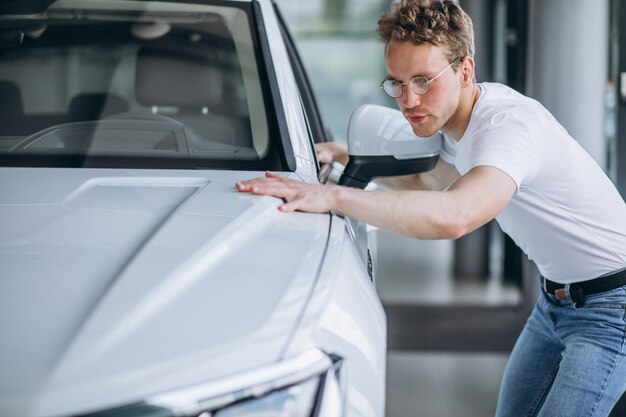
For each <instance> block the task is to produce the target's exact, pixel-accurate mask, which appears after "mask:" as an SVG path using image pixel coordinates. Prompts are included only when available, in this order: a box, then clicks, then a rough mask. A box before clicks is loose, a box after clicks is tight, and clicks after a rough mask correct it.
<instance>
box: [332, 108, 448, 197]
mask: <svg viewBox="0 0 626 417" xmlns="http://www.w3.org/2000/svg"><path fill="white" fill-rule="evenodd" d="M441 142H442V135H441V133H436V134H435V135H433V136H430V137H428V138H421V137H418V136H416V135H415V133H413V130H412V129H411V125H410V124H409V122H408V121H407V120H406V119H405V118H404V116H403V115H402V112H401V111H400V110H395V109H391V108H389V107H384V106H378V105H374V104H364V105H362V106H360V107H358V108H357V109H356V110H355V111H354V112H353V113H352V116H351V117H350V123H349V125H348V154H349V157H350V159H349V161H348V164H347V165H346V167H345V169H344V171H343V174H342V175H341V178H340V179H339V185H345V186H349V187H354V188H365V187H367V184H369V183H370V182H371V181H372V180H373V179H374V178H379V177H394V176H400V175H410V174H418V173H420V172H425V171H430V170H431V169H433V168H434V167H435V165H436V164H437V160H438V159H439V153H440V151H441Z"/></svg>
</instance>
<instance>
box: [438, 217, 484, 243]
mask: <svg viewBox="0 0 626 417" xmlns="http://www.w3.org/2000/svg"><path fill="white" fill-rule="evenodd" d="M475 228H476V227H475V226H474V225H473V222H472V219H471V218H470V216H468V215H467V213H462V212H456V213H451V214H450V215H448V216H446V218H445V219H442V222H441V224H440V227H439V229H440V233H441V239H452V240H454V239H459V238H460V237H463V236H465V235H466V234H468V233H470V232H471V231H472V230H474V229H475Z"/></svg>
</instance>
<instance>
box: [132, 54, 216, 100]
mask: <svg viewBox="0 0 626 417" xmlns="http://www.w3.org/2000/svg"><path fill="white" fill-rule="evenodd" d="M135 94H136V97H137V101H138V102H139V103H141V104H143V105H146V106H177V107H182V108H189V107H194V108H198V107H205V106H207V107H211V106H214V105H216V104H217V103H219V102H220V101H221V99H222V94H223V87H222V74H221V72H220V71H219V69H218V68H217V67H216V66H215V62H214V60H212V59H211V58H210V56H209V55H207V54H206V53H202V52H198V51H193V50H191V51H183V50H180V49H177V50H175V49H168V48H157V47H148V46H144V47H142V48H140V49H139V51H138V53H137V63H136V70H135Z"/></svg>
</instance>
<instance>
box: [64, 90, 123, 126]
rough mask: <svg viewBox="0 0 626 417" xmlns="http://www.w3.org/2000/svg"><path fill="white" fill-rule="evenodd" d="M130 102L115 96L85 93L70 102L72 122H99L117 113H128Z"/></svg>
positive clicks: (69, 111) (69, 110)
mask: <svg viewBox="0 0 626 417" xmlns="http://www.w3.org/2000/svg"><path fill="white" fill-rule="evenodd" d="M128 108H129V107H128V102H127V101H126V100H124V99H123V98H121V97H120V96H118V95H115V94H106V93H83V94H78V95H76V96H74V97H73V98H72V100H71V101H70V105H69V109H68V113H69V116H70V120H72V121H79V120H81V121H82V120H98V119H103V118H105V117H107V116H110V115H112V114H115V113H122V112H126V111H128Z"/></svg>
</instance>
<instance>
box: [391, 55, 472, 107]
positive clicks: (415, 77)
mask: <svg viewBox="0 0 626 417" xmlns="http://www.w3.org/2000/svg"><path fill="white" fill-rule="evenodd" d="M463 58H465V56H460V57H457V58H455V59H454V60H453V61H452V62H450V64H449V65H448V66H447V67H445V68H444V69H442V70H441V71H440V72H439V74H437V75H435V76H434V77H433V78H431V79H430V80H429V79H428V78H426V77H422V76H418V75H414V76H412V77H411V78H409V81H407V82H406V83H403V82H400V87H401V88H402V91H401V92H400V94H399V95H397V96H392V95H391V94H389V93H388V92H387V90H385V86H384V84H385V83H386V82H387V81H396V82H399V81H398V80H393V79H392V78H390V77H389V76H387V77H385V79H383V80H382V81H381V82H380V88H382V90H383V91H384V92H385V94H386V95H388V96H389V97H391V98H400V97H402V95H403V94H404V86H405V85H406V86H408V87H409V90H411V91H412V92H413V93H415V94H417V95H420V96H423V95H424V94H427V93H428V92H429V91H430V83H431V82H433V81H435V80H436V79H437V78H439V77H440V76H441V75H442V74H443V73H444V72H446V71H447V70H449V69H450V68H451V67H452V66H453V65H454V64H456V63H457V62H459V61H461V60H463ZM419 78H421V79H423V80H426V91H424V92H423V93H419V92H417V91H415V90H413V89H412V88H411V85H410V84H411V80H412V79H419Z"/></svg>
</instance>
